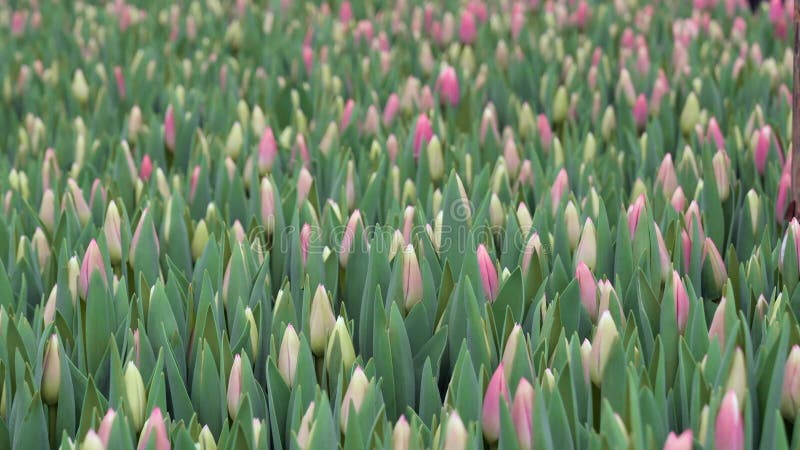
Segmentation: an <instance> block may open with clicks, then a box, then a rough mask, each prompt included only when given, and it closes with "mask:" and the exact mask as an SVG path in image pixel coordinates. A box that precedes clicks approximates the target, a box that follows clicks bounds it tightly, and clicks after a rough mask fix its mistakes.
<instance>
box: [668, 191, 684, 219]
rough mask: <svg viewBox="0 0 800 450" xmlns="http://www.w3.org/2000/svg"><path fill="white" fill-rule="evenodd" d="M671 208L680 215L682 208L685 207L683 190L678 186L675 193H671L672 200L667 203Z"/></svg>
mask: <svg viewBox="0 0 800 450" xmlns="http://www.w3.org/2000/svg"><path fill="white" fill-rule="evenodd" d="M669 203H670V205H672V208H673V209H674V210H675V211H677V212H679V213H681V212H683V208H685V207H686V196H685V195H684V194H683V188H681V187H680V186H678V187H677V188H676V189H675V192H673V193H672V198H671V199H670V201H669Z"/></svg>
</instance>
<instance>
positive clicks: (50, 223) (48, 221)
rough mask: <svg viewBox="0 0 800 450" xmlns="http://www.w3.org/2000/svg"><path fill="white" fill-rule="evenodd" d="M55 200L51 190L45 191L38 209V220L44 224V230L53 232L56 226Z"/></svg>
mask: <svg viewBox="0 0 800 450" xmlns="http://www.w3.org/2000/svg"><path fill="white" fill-rule="evenodd" d="M55 202H56V198H55V195H54V194H53V191H52V190H51V189H47V190H46V191H44V194H42V204H41V206H40V207H39V219H40V220H41V221H42V224H44V227H45V229H47V231H49V232H51V233H52V232H53V230H54V229H55V226H56V207H55Z"/></svg>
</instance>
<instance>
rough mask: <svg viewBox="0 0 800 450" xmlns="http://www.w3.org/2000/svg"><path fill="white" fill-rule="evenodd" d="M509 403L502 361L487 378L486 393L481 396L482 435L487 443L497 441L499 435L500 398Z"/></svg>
mask: <svg viewBox="0 0 800 450" xmlns="http://www.w3.org/2000/svg"><path fill="white" fill-rule="evenodd" d="M501 399H503V400H505V402H506V404H509V403H510V400H509V395H508V386H507V385H506V375H505V372H504V371H503V363H500V364H499V365H498V366H497V369H495V371H494V375H492V378H491V379H490V380H489V386H488V387H487V388H486V395H485V396H484V397H483V413H482V414H481V419H482V422H483V435H484V437H485V438H486V441H487V442H489V443H495V442H497V439H498V437H499V436H500V400H501Z"/></svg>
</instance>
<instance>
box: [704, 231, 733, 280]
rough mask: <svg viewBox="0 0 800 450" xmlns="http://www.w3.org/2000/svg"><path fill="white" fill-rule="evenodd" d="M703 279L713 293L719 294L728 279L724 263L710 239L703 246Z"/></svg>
mask: <svg viewBox="0 0 800 450" xmlns="http://www.w3.org/2000/svg"><path fill="white" fill-rule="evenodd" d="M703 279H704V280H705V281H706V282H707V283H709V285H710V286H711V287H712V289H713V290H714V292H719V291H720V290H721V289H722V286H723V285H724V284H725V281H727V279H728V271H727V269H726V268H725V262H724V261H723V260H722V256H721V255H720V254H719V250H717V246H716V245H714V241H712V240H711V238H706V240H705V243H704V244H703Z"/></svg>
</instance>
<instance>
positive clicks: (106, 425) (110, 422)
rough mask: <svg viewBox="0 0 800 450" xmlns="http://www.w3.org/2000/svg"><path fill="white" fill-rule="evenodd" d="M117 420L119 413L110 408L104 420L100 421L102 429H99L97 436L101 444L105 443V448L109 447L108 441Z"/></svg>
mask: <svg viewBox="0 0 800 450" xmlns="http://www.w3.org/2000/svg"><path fill="white" fill-rule="evenodd" d="M116 418H117V413H116V411H114V410H113V409H111V408H109V409H108V411H106V415H105V416H103V420H102V421H100V427H98V429H97V436H98V437H99V438H100V442H102V443H103V447H104V448H107V447H108V439H109V438H110V437H111V428H112V427H113V426H114V419H116Z"/></svg>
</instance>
